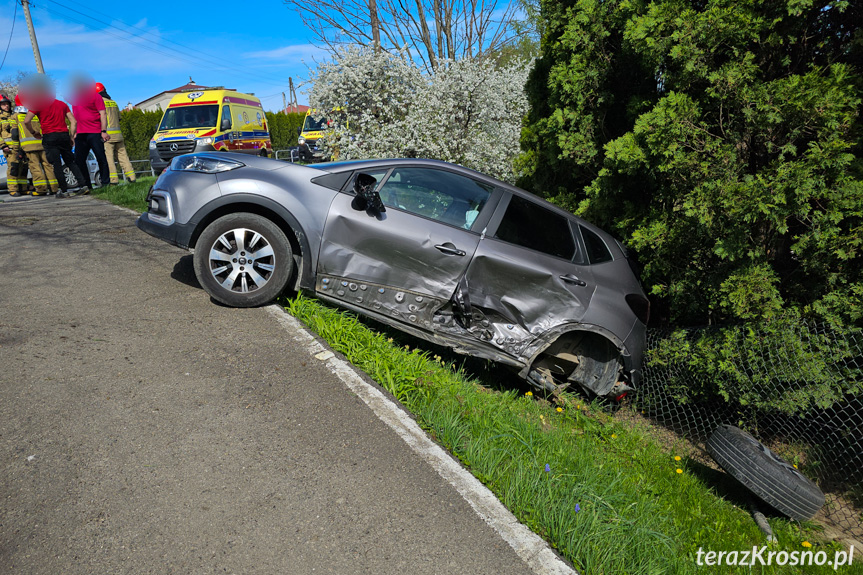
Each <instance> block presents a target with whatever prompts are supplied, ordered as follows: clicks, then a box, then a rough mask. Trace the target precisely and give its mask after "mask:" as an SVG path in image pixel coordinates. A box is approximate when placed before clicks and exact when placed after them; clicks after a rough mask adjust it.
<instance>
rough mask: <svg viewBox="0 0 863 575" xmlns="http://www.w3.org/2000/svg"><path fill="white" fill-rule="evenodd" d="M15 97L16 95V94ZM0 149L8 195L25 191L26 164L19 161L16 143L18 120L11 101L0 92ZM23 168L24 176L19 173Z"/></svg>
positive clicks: (18, 147)
mask: <svg viewBox="0 0 863 575" xmlns="http://www.w3.org/2000/svg"><path fill="white" fill-rule="evenodd" d="M16 98H17V96H16ZM0 149H2V150H3V155H4V156H6V187H7V188H8V189H9V195H10V196H21V195H25V194H26V193H27V185H28V182H27V166H26V164H22V162H21V161H20V155H21V147H20V146H19V144H18V121H17V118H16V114H15V112H14V111H13V110H12V102H11V101H10V100H9V98H7V97H6V95H5V94H0ZM22 169H23V170H24V177H23V178H22V177H21V175H20V174H19V173H20V171H21V170H22Z"/></svg>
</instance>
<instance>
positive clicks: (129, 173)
mask: <svg viewBox="0 0 863 575" xmlns="http://www.w3.org/2000/svg"><path fill="white" fill-rule="evenodd" d="M123 174H125V175H127V176H134V175H135V171H134V170H132V171H131V172H123Z"/></svg>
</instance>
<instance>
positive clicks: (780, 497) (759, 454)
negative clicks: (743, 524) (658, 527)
mask: <svg viewBox="0 0 863 575" xmlns="http://www.w3.org/2000/svg"><path fill="white" fill-rule="evenodd" d="M707 451H709V452H710V455H712V456H713V459H715V460H716V462H717V463H718V464H719V465H720V466H722V469H724V470H725V471H726V472H728V473H729V474H730V475H731V476H733V477H734V478H735V479H737V480H738V481H739V482H740V483H742V484H743V486H744V487H746V488H747V489H749V490H750V491H752V492H753V493H754V494H755V495H757V496H758V497H759V498H761V499H762V500H763V501H764V502H766V503H768V504H770V505H771V506H772V507H773V508H774V509H776V510H777V511H780V512H781V513H784V514H785V515H787V516H788V517H790V518H791V519H796V520H797V521H803V520H806V519H811V518H812V517H813V516H814V515H815V514H816V513H817V512H818V510H819V509H821V507H823V506H824V493H822V492H821V490H820V489H819V488H818V486H817V485H815V484H814V483H812V481H810V480H809V479H808V478H806V477H805V476H804V475H803V474H802V473H800V472H799V471H797V469H795V468H794V466H793V465H791V464H790V463H788V462H787V461H785V460H784V459H782V458H781V457H778V456H777V455H776V454H774V453H773V452H772V451H770V449H768V448H767V447H765V446H764V445H762V444H761V443H760V442H759V441H757V440H756V439H755V438H754V437H752V436H751V435H749V434H748V433H746V432H745V431H743V430H742V429H738V428H737V427H734V426H732V425H720V426H719V427H717V428H716V430H714V432H713V434H712V435H711V436H710V439H708V440H707Z"/></svg>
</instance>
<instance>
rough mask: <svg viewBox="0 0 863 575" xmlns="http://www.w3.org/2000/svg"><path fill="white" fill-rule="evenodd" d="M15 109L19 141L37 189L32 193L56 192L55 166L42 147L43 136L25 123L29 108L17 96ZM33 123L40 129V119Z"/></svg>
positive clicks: (44, 194)
mask: <svg viewBox="0 0 863 575" xmlns="http://www.w3.org/2000/svg"><path fill="white" fill-rule="evenodd" d="M15 111H16V112H17V118H16V120H17V122H18V136H19V138H18V142H19V144H20V145H21V151H22V152H24V155H25V157H26V164H25V165H27V166H29V168H30V175H31V176H33V187H34V188H35V190H34V191H33V192H31V193H32V195H34V196H47V195H48V194H49V193H50V194H56V193H57V189H58V183H57V178H56V177H54V167H53V166H51V164H50V163H49V162H48V157H47V156H46V155H45V148H43V147H42V138H37V137H36V136H34V135H33V133H32V132H31V131H30V130H28V129H27V126H25V125H24V118H26V117H27V108H25V107H23V106H22V105H21V100H20V99H19V98H18V96H15ZM32 125H33V127H34V128H35V129H37V130H39V129H40V126H39V120H38V119H36V118H34V119H33V122H32Z"/></svg>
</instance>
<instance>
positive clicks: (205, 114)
mask: <svg viewBox="0 0 863 575" xmlns="http://www.w3.org/2000/svg"><path fill="white" fill-rule="evenodd" d="M213 150H216V151H222V152H227V151H231V152H243V153H246V154H256V155H259V156H271V155H272V154H273V144H272V142H271V141H270V132H269V129H268V128H267V116H266V114H264V108H263V107H262V106H261V101H260V100H259V99H257V98H256V97H255V96H254V95H252V94H242V93H240V92H234V91H232V90H203V91H198V92H180V93H179V94H176V95H175V96H174V97H173V98H171V103H170V104H168V108H167V109H166V110H165V113H164V114H163V115H162V121H161V123H160V124H159V129H158V131H157V132H156V133H155V134H154V135H153V139H151V140H150V164H151V165H152V166H153V170H155V172H156V173H157V174H158V173H160V172H162V170H164V169H165V168H166V167H167V166H168V165H169V164H170V163H171V160H173V159H174V158H175V157H177V156H180V155H183V154H190V153H192V152H203V151H213Z"/></svg>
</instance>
